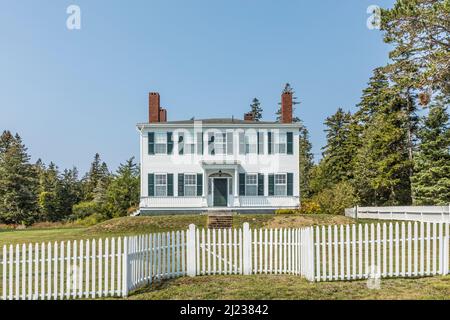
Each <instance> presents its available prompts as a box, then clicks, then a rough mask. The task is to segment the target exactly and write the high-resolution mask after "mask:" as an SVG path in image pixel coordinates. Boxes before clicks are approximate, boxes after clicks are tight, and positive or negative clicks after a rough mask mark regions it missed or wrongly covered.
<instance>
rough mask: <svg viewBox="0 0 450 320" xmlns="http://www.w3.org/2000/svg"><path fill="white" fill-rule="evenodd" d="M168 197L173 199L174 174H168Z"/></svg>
mask: <svg viewBox="0 0 450 320" xmlns="http://www.w3.org/2000/svg"><path fill="white" fill-rule="evenodd" d="M167 196H168V197H173V173H169V174H167Z"/></svg>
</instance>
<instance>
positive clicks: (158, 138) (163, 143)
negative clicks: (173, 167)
mask: <svg viewBox="0 0 450 320" xmlns="http://www.w3.org/2000/svg"><path fill="white" fill-rule="evenodd" d="M155 153H156V154H166V153H167V133H165V132H157V133H155Z"/></svg>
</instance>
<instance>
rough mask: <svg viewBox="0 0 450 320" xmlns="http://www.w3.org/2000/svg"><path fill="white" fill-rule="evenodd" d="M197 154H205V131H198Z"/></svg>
mask: <svg viewBox="0 0 450 320" xmlns="http://www.w3.org/2000/svg"><path fill="white" fill-rule="evenodd" d="M197 154H200V155H201V154H203V132H198V133H197Z"/></svg>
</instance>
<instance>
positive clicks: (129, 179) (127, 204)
mask: <svg viewBox="0 0 450 320" xmlns="http://www.w3.org/2000/svg"><path fill="white" fill-rule="evenodd" d="M139 181H140V179H139V167H138V166H137V164H136V163H134V157H133V158H131V159H129V160H127V161H126V162H125V164H120V166H119V168H118V170H117V172H116V174H115V175H114V179H113V180H112V181H111V184H110V185H109V188H108V193H107V201H108V211H109V212H110V214H111V215H112V216H113V217H119V216H125V215H127V211H128V210H129V209H130V208H133V207H136V206H137V205H138V204H139V194H140V182H139Z"/></svg>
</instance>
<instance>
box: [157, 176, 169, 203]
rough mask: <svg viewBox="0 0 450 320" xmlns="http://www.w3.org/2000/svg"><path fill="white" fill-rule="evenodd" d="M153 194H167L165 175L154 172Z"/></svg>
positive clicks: (158, 195)
mask: <svg viewBox="0 0 450 320" xmlns="http://www.w3.org/2000/svg"><path fill="white" fill-rule="evenodd" d="M155 196H157V197H166V196H167V175H166V174H155Z"/></svg>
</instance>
